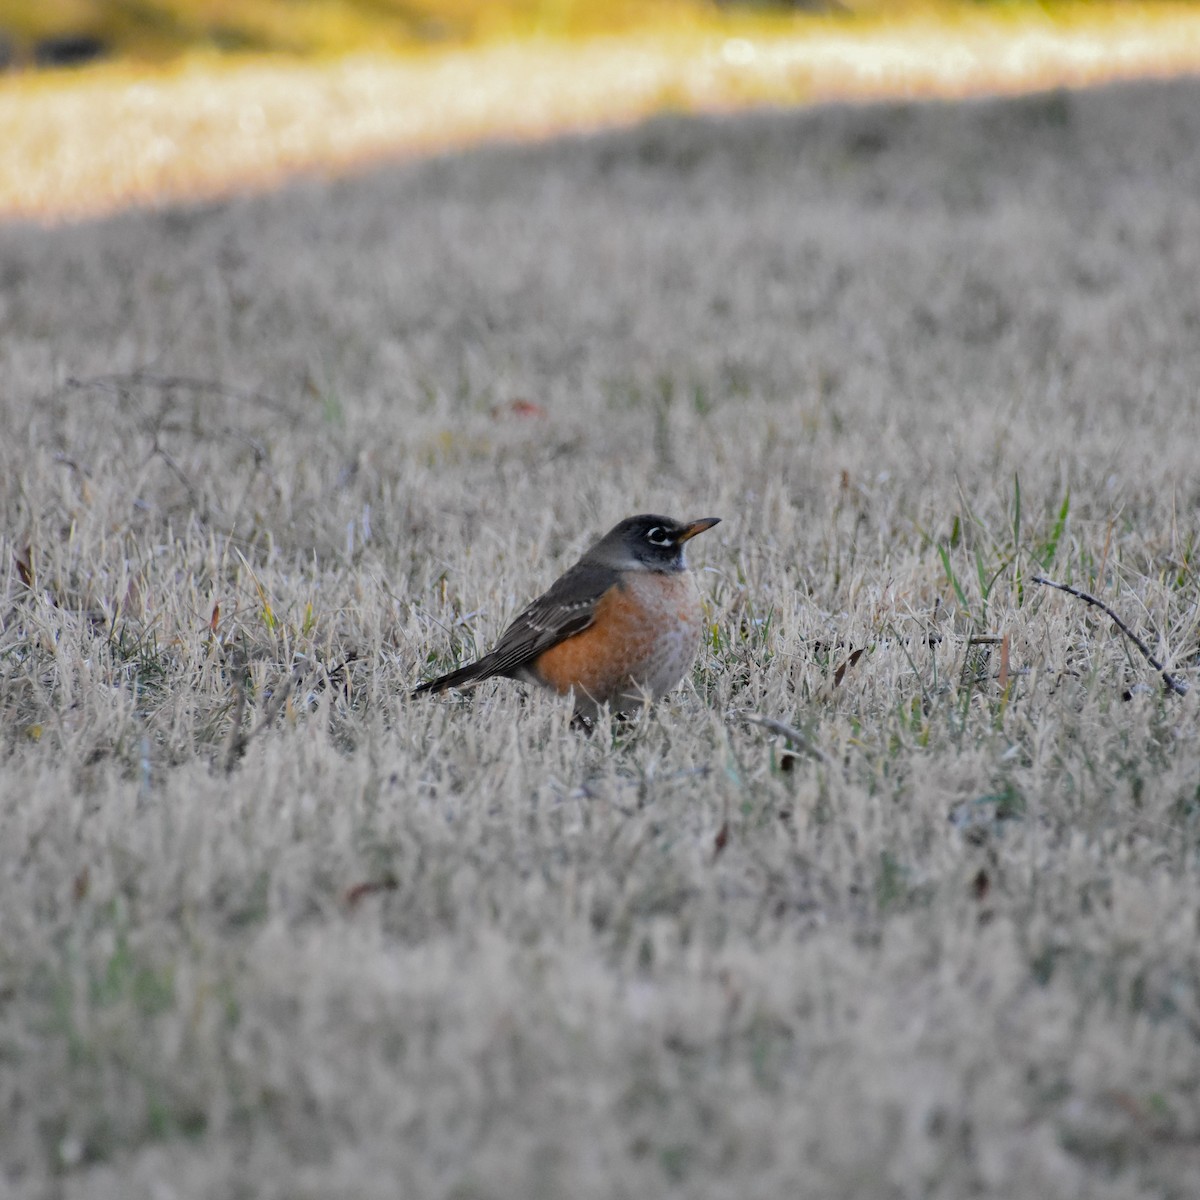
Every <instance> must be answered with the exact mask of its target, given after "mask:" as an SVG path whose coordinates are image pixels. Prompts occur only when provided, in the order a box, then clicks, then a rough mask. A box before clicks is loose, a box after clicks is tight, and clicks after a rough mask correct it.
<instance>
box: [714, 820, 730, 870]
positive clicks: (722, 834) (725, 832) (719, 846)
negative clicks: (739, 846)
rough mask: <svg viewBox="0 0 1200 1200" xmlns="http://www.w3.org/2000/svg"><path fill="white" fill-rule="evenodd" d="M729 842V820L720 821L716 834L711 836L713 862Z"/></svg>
mask: <svg viewBox="0 0 1200 1200" xmlns="http://www.w3.org/2000/svg"><path fill="white" fill-rule="evenodd" d="M728 844H729V822H728V821H722V822H721V828H720V829H718V830H717V836H716V837H715V838H713V861H714V862H715V861H716V860H717V859H718V858H719V857H720V855H721V851H722V850H724V849H725V847H726V846H727V845H728Z"/></svg>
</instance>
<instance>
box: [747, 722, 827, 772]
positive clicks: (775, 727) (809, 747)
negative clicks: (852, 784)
mask: <svg viewBox="0 0 1200 1200" xmlns="http://www.w3.org/2000/svg"><path fill="white" fill-rule="evenodd" d="M729 715H730V716H731V717H736V718H737V719H738V720H739V721H742V722H744V723H745V724H747V725H758V726H759V727H760V728H762V729H769V730H770V731H771V732H772V733H777V734H779V736H780V737H784V738H787V740H788V741H789V742H791V743H792V745H793V746H795V748H796V749H797V750H799V751H800V752H801V753H802V754H807V755H809V757H811V758H815V759H816V760H817V762H819V763H824V764H825V765H826V766H828V765H829V755H828V754H826V753H825V751H824V750H822V749H821V748H820V747H819V746H816V745H814V744H813V742H812V739H811V738H808V737H806V736H805V735H804V734H803V733H801V732H800V730H799V729H797V728H796V727H795V726H794V725H788V724H787V723H786V722H785V721H777V720H776V719H775V718H774V717H764V716H760V715H759V714H758V713H756V712H750V711H749V710H748V709H745V708H735V709H733V710H731V712H730V713H729Z"/></svg>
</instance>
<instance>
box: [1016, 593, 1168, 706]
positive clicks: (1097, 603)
mask: <svg viewBox="0 0 1200 1200" xmlns="http://www.w3.org/2000/svg"><path fill="white" fill-rule="evenodd" d="M1033 582H1034V583H1040V584H1041V585H1042V586H1043V587H1051V588H1057V589H1058V590H1059V591H1060V592H1066V593H1067V595H1068V596H1074V597H1075V598H1076V599H1078V600H1082V601H1083V602H1084V603H1085V604H1090V605H1092V606H1093V607H1095V608H1098V609H1099V610H1100V611H1101V612H1102V613H1104V615H1105V616H1107V617H1108V619H1109V620H1110V621H1112V623H1113V624H1114V625H1115V626H1116V627H1117V628H1118V629H1119V630H1120V631H1121V632H1122V633H1123V634H1124V635H1125V636H1126V637H1127V638H1128V639H1129V640H1130V641H1131V642H1132V643H1133V644H1134V645H1135V646H1136V647H1137V648H1138V649H1139V650H1140V651H1141V652H1142V657H1143V658H1144V659H1145V660H1146V661H1147V662H1148V663H1149V664H1150V665H1151V666H1152V667H1153V668H1154V669H1155V670H1156V671H1157V672H1158V673H1159V674H1160V675H1161V676H1162V679H1163V684H1164V685H1165V686H1166V687H1169V688H1170V689H1171V691H1173V692H1174V693H1175V694H1176V695H1177V696H1186V695H1187V694H1188V685H1187V684H1186V683H1184V681H1183V680H1182V679H1176V678H1175V676H1174V675H1172V674H1171V672H1170V671H1168V670H1167V668H1166V667H1164V666H1163V665H1162V663H1160V662H1159V661H1158V659H1157V658H1155V657H1154V655H1153V654H1151V653H1150V647H1149V646H1147V645H1146V643H1145V642H1143V641H1142V639H1141V638H1140V637H1138V635H1137V634H1136V633H1134V632H1133V630H1132V629H1130V628H1129V626H1128V625H1126V624H1125V622H1124V621H1122V620H1121V618H1120V617H1118V616H1117V614H1116V613H1115V612H1113V610H1112V609H1111V608H1109V607H1108V605H1107V604H1105V603H1104V601H1103V600H1097V599H1096V597H1095V596H1093V595H1092V594H1091V593H1090V592H1083V591H1080V590H1079V588H1076V587H1072V586H1071V585H1070V584H1069V583H1055V582H1054V580H1053V579H1047V578H1046V577H1045V576H1043V575H1035V576H1034V577H1033Z"/></svg>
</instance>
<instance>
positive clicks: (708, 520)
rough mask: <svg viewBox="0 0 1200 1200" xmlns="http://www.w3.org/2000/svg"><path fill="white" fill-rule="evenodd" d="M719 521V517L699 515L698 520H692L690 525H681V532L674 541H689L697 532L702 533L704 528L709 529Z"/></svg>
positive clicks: (681, 542)
mask: <svg viewBox="0 0 1200 1200" xmlns="http://www.w3.org/2000/svg"><path fill="white" fill-rule="evenodd" d="M720 523H721V518H720V517H701V519H700V520H699V521H693V522H692V523H691V524H690V525H685V526H684V527H683V532H682V533H681V534H680V535H679V536H678V537H677V538H676V539H675V541H676V543H677V544H679V545H682V544H683V543H684V542H687V541H690V540H691V539H692V538H694V537H695V536H696V534H698V533H703V532H704V531H705V530H706V529H711V528H712V527H713V526H714V525H719V524H720Z"/></svg>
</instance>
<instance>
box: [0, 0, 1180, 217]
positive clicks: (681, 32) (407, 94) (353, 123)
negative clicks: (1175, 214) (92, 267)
mask: <svg viewBox="0 0 1200 1200" xmlns="http://www.w3.org/2000/svg"><path fill="white" fill-rule="evenodd" d="M178 2H179V6H180V7H181V8H189V3H184V2H183V0H178ZM3 4H4V0H0V29H2V28H3V27H4V25H3ZM190 7H191V8H194V7H195V5H194V4H191V5H190ZM226 7H227V8H228V9H229V11H230V12H232V11H233V8H234V7H236V9H237V12H238V13H241V14H242V15H243V16H245V17H246V18H247V19H249V17H251V16H252V15H253V13H254V12H255V11H258V10H261V12H262V13H264V14H265V13H273V14H274V15H275V17H276V19H278V18H279V17H280V14H281V13H282V14H283V17H284V19H285V20H287V19H290V18H291V16H294V15H295V14H297V13H307V14H308V15H309V16H310V17H312V18H313V19H317V18H319V17H320V16H321V14H322V13H323V12H325V6H322V5H319V4H317V5H312V6H308V5H301V6H297V5H295V4H284V5H281V4H280V3H279V0H262V2H261V3H260V4H259V5H258V8H257V9H256V8H255V7H253V6H250V7H247V6H245V5H239V6H226ZM331 7H333V8H337V7H338V5H337V4H336V3H335V4H333V5H331ZM343 7H346V6H345V5H343ZM349 7H352V8H355V9H356V10H357V7H358V6H356V5H353V4H350V5H349ZM440 7H444V6H440ZM461 7H462V9H463V10H464V11H465V10H467V9H471V10H472V11H474V10H477V9H485V8H487V7H488V6H486V5H479V4H477V3H475V2H474V0H464V2H463V4H462V6H461ZM525 7H528V8H530V9H533V8H536V9H537V10H538V11H539V12H540V13H541V15H542V18H543V20H542V21H541V24H540V25H538V26H537V27H538V28H541V29H542V30H543V32H542V34H541V35H539V36H528V37H507V36H503V33H504V31H503V30H502V29H501V30H499V31H493V34H492V36H482V35H481V36H479V37H477V38H474V39H468V40H467V41H466V42H451V43H448V44H446V45H440V44H439V45H434V46H426V47H425V49H424V50H423V51H422V52H420V53H417V52H414V51H413V50H412V49H411V47H410V48H409V50H408V51H407V52H397V51H396V50H395V48H394V47H390V48H389V44H388V43H387V42H386V40H385V39H382V38H381V39H378V40H376V41H367V40H366V39H365V36H364V37H358V38H357V40H353V41H352V42H351V43H350V45H351V47H352V49H353V51H354V52H353V53H345V54H342V55H340V56H336V57H333V56H330V55H321V54H316V55H301V56H294V55H284V54H280V53H274V54H266V53H259V54H225V55H213V54H211V53H210V54H202V53H199V52H197V51H194V50H193V51H192V52H191V53H189V54H186V55H183V56H181V57H179V56H177V57H175V58H173V59H171V60H170V61H169V62H168V63H166V64H163V65H158V66H153V67H148V66H147V65H146V64H145V63H144V62H136V61H132V60H130V61H116V62H113V63H102V64H100V65H97V66H93V67H88V68H84V69H78V70H72V71H49V72H21V71H17V72H12V73H10V74H8V75H6V76H0V216H20V217H36V218H38V219H39V220H44V221H53V220H59V219H62V218H64V217H65V218H72V217H80V216H99V215H104V214H107V213H109V212H113V211H118V210H121V209H124V208H127V207H129V206H130V205H131V204H141V205H154V204H160V203H163V202H169V201H172V200H195V199H196V198H198V197H209V198H217V197H220V196H226V195H229V194H231V193H236V192H239V191H245V190H247V189H251V188H257V189H266V188H269V187H274V186H276V185H278V184H279V183H280V182H282V181H285V180H287V179H290V178H295V177H296V176H297V175H300V174H305V173H307V174H328V173H330V172H335V171H346V170H348V169H356V168H360V167H362V166H364V165H370V164H374V163H377V162H378V161H379V160H380V159H381V158H388V159H393V160H394V159H397V158H400V157H403V156H406V155H407V156H411V155H414V154H425V153H429V152H430V151H437V150H446V149H448V148H450V147H457V148H464V147H467V146H470V145H472V144H476V143H478V142H480V141H484V140H487V139H489V138H505V139H509V140H513V139H540V138H544V137H547V136H553V135H561V134H564V133H579V132H585V131H591V132H594V131H596V130H599V129H604V128H613V127H619V126H623V125H626V124H628V123H630V122H631V121H635V120H641V119H645V118H646V117H647V116H650V115H653V114H656V113H661V112H663V111H672V112H676V113H686V112H714V111H726V112H728V111H735V110H738V109H746V108H748V107H753V106H763V105H795V104H812V103H818V102H828V101H845V100H877V99H881V98H882V99H891V98H894V97H897V96H904V97H907V98H909V99H915V98H929V97H941V98H955V99H958V98H962V97H965V96H977V95H981V94H992V95H996V94H1009V93H1026V92H1030V91H1044V90H1051V89H1053V88H1057V87H1082V86H1090V85H1094V84H1097V83H1105V82H1113V81H1115V80H1127V79H1136V78H1168V77H1175V76H1178V75H1180V74H1186V73H1192V74H1194V73H1196V72H1197V71H1200V8H1198V7H1197V6H1196V5H1194V4H1184V3H1178V2H1175V3H1171V2H1166V3H1164V2H1160V0H1159V2H1155V3H1149V4H1128V5H1126V4H1116V5H1110V4H1054V5H1045V6H1043V5H1031V4H1028V3H1025V2H1024V0H1021V2H1020V3H1013V4H999V5H966V6H963V5H953V4H951V5H943V6H931V7H930V6H922V5H919V4H914V5H909V4H900V5H895V6H892V5H879V6H877V7H878V9H879V11H878V12H874V13H869V14H866V15H860V16H854V17H845V18H839V19H832V18H822V17H818V16H814V15H812V14H810V13H799V14H792V15H791V16H785V15H780V14H779V13H778V12H774V15H770V14H768V15H763V14H762V13H760V12H759V11H758V10H757V9H755V8H753V7H752V6H751V7H750V8H745V7H740V6H739V7H734V8H732V9H728V10H724V9H723V10H721V11H719V12H714V11H713V10H712V9H711V7H709V6H704V5H700V4H686V3H685V4H681V5H675V4H669V3H667V4H662V5H651V6H649V8H647V9H646V10H645V12H644V13H643V17H642V22H643V23H642V24H641V26H639V27H635V28H625V27H624V26H623V25H622V24H621V21H620V16H621V14H622V13H625V12H626V11H627V10H626V7H625V6H624V5H616V6H612V5H602V6H597V5H595V4H589V3H582V2H581V3H578V4H570V3H566V4H563V5H561V6H557V7H558V8H561V10H562V13H563V14H564V15H563V17H562V21H561V24H562V26H563V28H562V29H559V28H558V26H557V25H556V23H555V22H554V21H552V20H550V19H549V16H548V14H549V13H550V10H551V9H554V8H556V6H554V5H549V4H541V5H536V4H535V5H530V6H525ZM520 9H522V6H521V5H520V4H513V5H510V6H508V7H507V8H504V9H503V11H505V12H509V11H510V10H511V11H514V12H515V11H516V10H520ZM601 9H603V11H604V12H606V13H608V15H609V19H610V20H611V21H612V22H613V25H612V27H611V28H608V27H607V26H606V27H605V30H604V36H591V37H588V36H584V34H585V33H586V32H587V26H586V22H584V24H583V26H582V27H581V26H580V21H582V20H583V18H584V17H585V16H587V15H588V14H591V15H596V14H597V13H598V12H599V11H600V10H601ZM189 10H190V9H189ZM610 10H611V11H610ZM120 11H121V12H125V11H126V10H125V8H123V7H121V8H120ZM130 11H135V12H142V9H141V8H138V9H136V10H130ZM414 11H415V10H414ZM639 11H641V6H639ZM670 13H674V14H675V16H676V17H677V19H676V20H674V21H668V20H666V19H665V15H666V14H670ZM572 14H574V15H573V16H572ZM568 18H569V19H568ZM514 20H515V18H514ZM185 24H186V23H185ZM268 44H269V45H271V46H274V43H268ZM336 45H337V43H334V46H336ZM275 48H276V50H278V47H275ZM331 48H332V47H331ZM131 53H132V51H131Z"/></svg>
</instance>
